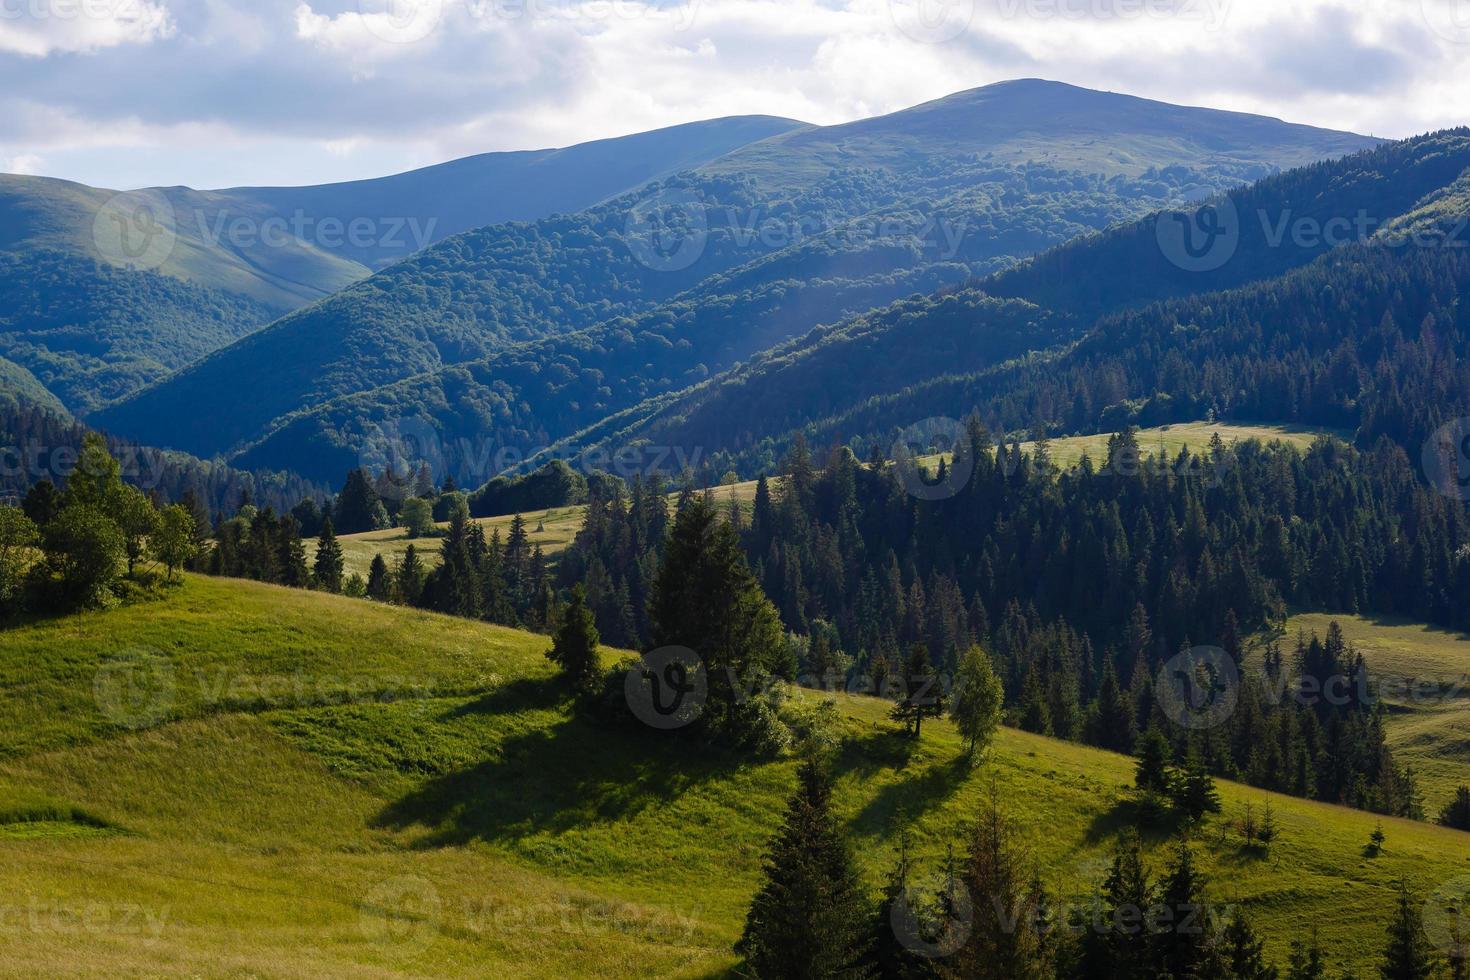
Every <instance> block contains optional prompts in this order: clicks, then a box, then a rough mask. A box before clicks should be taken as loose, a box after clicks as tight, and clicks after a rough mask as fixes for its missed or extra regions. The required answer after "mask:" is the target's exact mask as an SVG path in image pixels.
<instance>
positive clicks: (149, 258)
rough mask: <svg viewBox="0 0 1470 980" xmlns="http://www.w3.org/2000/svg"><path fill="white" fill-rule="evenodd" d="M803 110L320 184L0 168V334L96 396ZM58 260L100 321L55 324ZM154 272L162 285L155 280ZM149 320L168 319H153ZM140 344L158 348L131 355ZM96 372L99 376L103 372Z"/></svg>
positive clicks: (74, 394) (777, 125)
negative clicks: (91, 178) (134, 185)
mask: <svg viewBox="0 0 1470 980" xmlns="http://www.w3.org/2000/svg"><path fill="white" fill-rule="evenodd" d="M802 125H803V124H801V123H798V122H795V121H793V120H786V119H776V118H772V117H765V116H745V117H735V118H730V119H715V120H709V121H706V122H698V123H690V124H687V125H683V126H674V127H670V128H668V129H662V130H657V131H654V132H650V133H641V134H638V135H635V136H628V137H623V138H619V139H610V140H599V141H597V142H593V143H586V144H582V145H579V146H573V147H569V148H565V149H557V150H536V151H528V152H522V153H489V154H482V155H480V156H475V157H469V158H466V159H463V160H456V161H453V162H451V163H445V164H441V165H439V166H435V167H428V168H425V169H423V170H417V171H413V172H411V173H406V174H399V175H396V176H392V177H384V178H380V179H376V180H363V181H353V182H351V183H343V184H329V185H322V186H316V187H296V188H272V187H260V188H235V189H231V190H223V191H196V190H192V189H190V188H186V187H171V188H153V189H146V190H143V191H135V192H127V193H124V194H121V195H119V194H118V192H116V191H111V190H103V189H99V188H93V187H86V186H84V185H81V184H76V183H72V182H69V181H61V180H53V179H49V178H44V177H22V176H10V175H0V330H3V331H4V332H3V333H0V350H6V349H8V350H11V351H12V352H13V356H14V357H15V358H17V359H18V360H20V361H22V362H24V363H25V364H26V366H27V367H29V368H30V369H31V370H32V371H33V372H34V373H36V374H37V375H38V376H42V377H48V376H49V377H52V378H54V379H55V390H56V391H57V393H58V394H59V395H60V396H61V397H62V398H63V400H65V401H66V402H67V404H68V405H69V406H70V407H72V408H73V409H75V410H78V411H82V412H85V411H89V410H92V409H95V408H96V407H98V406H99V405H101V404H103V403H105V402H107V401H110V400H113V399H116V398H119V397H122V396H123V395H126V394H129V393H131V392H132V391H135V390H137V389H138V388H140V387H142V386H143V385H145V384H147V383H149V382H151V381H154V380H156V379H157V378H158V377H160V376H161V375H163V374H165V373H167V372H169V371H172V370H175V369H177V368H179V367H182V366H184V365H185V364H187V363H189V362H191V361H194V360H196V359H198V358H199V357H202V356H203V355H205V354H208V353H210V352H211V351H213V350H215V349H217V348H219V347H222V346H224V345H225V344H227V343H229V342H231V341H233V340H236V339H238V338H239V337H241V336H243V335H244V334H246V333H248V332H250V331H251V330H253V329H255V328H258V327H260V326H262V325H263V324H265V323H267V322H269V321H271V320H273V319H275V318H277V317H279V316H280V315H282V314H283V313H286V312H289V311H291V310H294V309H297V308H299V307H301V306H303V305H306V304H308V303H311V302H313V301H315V300H318V299H321V298H322V297H324V296H328V295H330V294H332V293H335V292H337V291H339V290H341V289H342V288H344V287H346V286H348V285H350V284H351V283H353V282H356V281H358V280H360V279H363V278H365V277H367V276H368V275H370V274H371V272H372V271H373V270H374V269H378V268H381V267H383V266H385V265H388V264H390V263H392V262H394V261H397V260H398V259H401V258H403V257H404V256H405V255H407V254H409V253H411V252H412V251H415V250H417V249H419V248H422V247H424V246H426V245H429V244H432V243H433V242H436V241H439V240H441V239H443V238H445V237H447V236H449V235H452V234H455V233H457V232H460V231H463V230H465V229H467V228H472V227H479V226H481V225H487V224H493V223H497V222H502V221H507V220H512V219H521V220H524V219H535V218H541V217H545V216H547V215H550V214H553V213H555V212H560V211H577V210H581V209H583V208H586V207H588V206H590V205H593V204H596V203H597V202H598V201H601V200H603V199H604V198H607V197H610V196H614V195H617V194H620V193H624V192H626V191H628V190H630V189H633V188H636V187H641V186H643V185H644V184H646V183H647V182H648V181H649V180H651V179H654V178H657V177H659V176H662V175H665V174H668V173H672V172H675V171H677V170H681V169H686V168H688V167H690V166H695V165H698V164H701V163H704V162H707V161H709V160H712V159H715V158H718V157H719V156H721V155H723V154H725V153H727V152H729V151H730V150H732V149H735V148H738V147H739V146H742V145H744V144H745V143H748V142H750V141H752V140H759V139H763V138H765V137H766V136H769V135H771V134H773V133H780V132H784V131H787V130H790V129H791V128H793V127H800V126H802ZM119 223H121V225H122V226H123V227H122V231H121V232H119V231H118V228H119ZM120 234H122V235H130V236H131V237H129V238H126V239H123V238H120V237H118V236H119V235H120ZM63 265H64V266H65V267H66V269H67V271H66V280H67V285H66V289H65V291H66V294H67V297H66V298H65V299H64V300H61V301H63V302H70V303H78V302H80V303H93V304H94V305H97V303H98V302H99V301H101V300H102V298H103V297H105V303H106V314H105V319H106V320H107V322H108V326H107V328H106V329H105V330H102V331H94V330H92V329H91V324H92V322H93V321H91V320H87V319H81V320H77V321H75V322H69V323H65V324H62V326H63V327H64V328H65V331H66V332H65V334H64V335H58V334H57V333H55V332H54V330H55V326H56V325H55V324H54V323H52V322H51V321H52V320H53V319H54V314H55V309H54V307H55V305H56V304H57V302H58V298H57V297H54V296H51V295H45V296H41V295H40V294H39V293H38V292H37V291H36V290H34V289H33V288H32V287H33V284H34V282H35V281H41V280H48V279H50V278H51V277H52V276H53V274H54V272H55V270H56V269H57V268H58V267H60V266H63ZM132 276H139V277H144V278H141V279H140V280H139V281H138V282H131V281H128V280H129V279H130V277H132ZM160 277H167V278H168V279H169V280H170V281H171V282H172V284H165V285H162V286H160V285H159V283H158V281H157V280H158V279H159V278H160ZM176 280H182V283H178V282H174V281H176ZM160 291H162V292H164V293H167V295H166V296H165V297H162V298H161V299H160V297H159V296H158V295H157V294H158V293H159V292H160ZM94 297H96V298H95V299H94ZM155 322H162V323H165V324H167V325H168V329H167V331H166V332H163V333H158V332H156V331H155V330H154V329H153V326H152V324H153V323H155ZM12 332H15V333H16V334H17V335H16V336H12V335H11V334H12ZM88 334H93V336H87V335H88ZM160 348H161V349H162V352H160ZM140 357H146V358H149V359H151V361H150V363H148V364H143V365H140V364H138V363H137V362H138V360H139V358H140ZM99 372H100V373H102V374H105V375H107V376H108V380H107V381H106V383H104V384H101V385H96V384H95V383H94V382H95V377H96V375H97V374H98V373H99Z"/></svg>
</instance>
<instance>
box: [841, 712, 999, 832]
mask: <svg viewBox="0 0 1470 980" xmlns="http://www.w3.org/2000/svg"><path fill="white" fill-rule="evenodd" d="M896 737H898V738H902V736H896ZM905 761H907V760H905ZM895 768H898V769H901V770H906V771H905V772H903V773H902V775H901V778H899V779H898V780H896V781H894V782H890V783H887V784H885V785H884V786H882V787H881V788H879V789H878V791H877V792H876V793H874V794H873V798H872V799H870V800H869V801H868V802H867V805H865V806H864V807H863V808H862V810H860V811H859V812H858V814H857V816H856V817H854V818H853V821H852V826H853V829H854V830H855V831H856V832H857V833H859V834H862V835H864V836H867V837H882V836H883V835H885V834H887V833H888V832H890V831H891V830H892V829H893V828H894V826H895V825H896V823H897V822H898V819H899V816H900V815H902V817H903V820H904V821H905V822H909V821H913V820H917V819H919V818H920V817H922V816H924V815H925V814H927V813H929V812H930V811H932V810H936V809H938V808H939V807H941V806H943V805H944V804H945V803H947V802H948V801H949V800H950V799H951V798H952V797H953V796H954V795H955V793H957V792H959V789H960V787H961V786H963V785H964V784H965V781H966V780H967V779H969V778H970V775H971V773H973V772H974V771H975V769H974V762H973V760H972V759H971V758H970V757H969V756H968V755H965V754H963V753H962V754H960V755H958V756H955V757H954V758H951V759H941V760H936V761H934V762H932V763H930V764H928V765H927V766H925V767H924V768H922V769H919V768H915V769H908V768H907V766H906V765H899V766H897V767H895Z"/></svg>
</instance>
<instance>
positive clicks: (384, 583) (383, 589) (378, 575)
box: [367, 554, 393, 602]
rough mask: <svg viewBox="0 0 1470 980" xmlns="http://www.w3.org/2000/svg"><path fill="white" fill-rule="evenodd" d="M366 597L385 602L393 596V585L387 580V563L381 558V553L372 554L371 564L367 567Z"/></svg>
mask: <svg viewBox="0 0 1470 980" xmlns="http://www.w3.org/2000/svg"><path fill="white" fill-rule="evenodd" d="M367 597H368V598H369V599H375V600H377V601H378V602H387V601H389V600H390V599H392V598H393V586H392V582H391V581H390V580H389V574H388V563H387V562H385V561H384V560H383V556H382V555H381V554H378V555H373V563H372V566H371V567H370V568H369V569H368V577H367Z"/></svg>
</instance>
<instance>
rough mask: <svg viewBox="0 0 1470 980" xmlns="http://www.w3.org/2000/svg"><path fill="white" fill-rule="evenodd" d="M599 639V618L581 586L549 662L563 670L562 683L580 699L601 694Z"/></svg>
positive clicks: (550, 651)
mask: <svg viewBox="0 0 1470 980" xmlns="http://www.w3.org/2000/svg"><path fill="white" fill-rule="evenodd" d="M600 639H601V637H599V636H598V633H597V621H596V618H595V617H594V616H593V615H592V610H590V609H588V608H587V590H586V589H585V588H583V586H582V585H581V583H578V584H577V586H576V587H575V588H573V589H572V601H571V604H570V605H569V606H567V608H566V612H565V614H564V619H563V621H562V624H561V629H559V630H557V632H556V639H555V640H553V641H552V644H551V649H550V650H547V651H546V658H547V659H548V660H550V661H551V662H552V663H554V664H556V665H557V666H558V667H560V668H561V675H562V677H563V679H564V680H565V681H566V683H567V685H568V686H569V687H570V688H571V690H572V692H573V693H574V694H576V695H578V696H579V697H594V696H596V695H597V694H598V693H599V692H600V691H601V690H602V663H601V660H600V659H599V658H598V655H597V644H598V642H599V640H600Z"/></svg>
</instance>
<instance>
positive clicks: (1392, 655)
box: [1285, 613, 1470, 816]
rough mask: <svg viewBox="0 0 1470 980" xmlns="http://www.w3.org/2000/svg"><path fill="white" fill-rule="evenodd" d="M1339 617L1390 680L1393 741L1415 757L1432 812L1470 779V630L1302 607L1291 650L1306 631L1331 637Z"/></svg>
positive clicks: (1372, 665) (1385, 691) (1387, 693)
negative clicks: (1332, 625)
mask: <svg viewBox="0 0 1470 980" xmlns="http://www.w3.org/2000/svg"><path fill="white" fill-rule="evenodd" d="M1333 622H1336V623H1337V624H1338V625H1339V626H1341V627H1342V632H1343V635H1344V636H1345V637H1347V640H1348V642H1349V643H1351V644H1352V645H1353V646H1354V647H1356V648H1357V649H1358V651H1359V652H1361V653H1362V654H1363V658H1364V659H1365V660H1366V661H1367V664H1368V671H1369V675H1370V677H1371V678H1372V679H1373V680H1374V681H1377V682H1378V683H1380V684H1383V685H1384V687H1383V688H1382V696H1383V700H1384V703H1385V705H1386V706H1387V708H1388V722H1387V727H1388V738H1389V744H1390V745H1391V747H1392V748H1393V751H1394V753H1395V754H1396V755H1398V756H1399V758H1401V759H1403V760H1404V761H1405V762H1408V763H1410V764H1411V765H1413V767H1414V772H1415V774H1416V775H1417V777H1418V779H1419V786H1420V790H1421V792H1422V793H1423V794H1424V809H1425V812H1426V813H1428V814H1430V815H1431V816H1438V815H1439V811H1440V810H1441V809H1442V808H1443V807H1444V805H1445V804H1446V803H1448V802H1449V801H1450V799H1451V798H1453V796H1454V794H1455V789H1456V788H1457V787H1459V786H1464V785H1467V784H1470V636H1464V635H1462V634H1459V633H1455V632H1452V631H1450V630H1444V629H1437V628H1435V627H1432V626H1425V625H1424V624H1422V623H1413V622H1408V621H1405V620H1397V619H1390V618H1384V617H1372V618H1369V617H1364V616H1341V615H1328V614H1323V613H1302V614H1299V615H1295V616H1292V617H1291V619H1290V620H1289V621H1288V622H1287V624H1286V638H1285V643H1286V646H1287V650H1288V653H1289V652H1290V645H1291V644H1292V643H1294V642H1295V637H1296V635H1297V633H1298V632H1302V633H1306V634H1307V635H1309V636H1310V635H1311V634H1312V633H1314V632H1315V633H1316V634H1317V635H1319V636H1323V635H1326V633H1327V626H1328V624H1330V623H1333Z"/></svg>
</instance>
